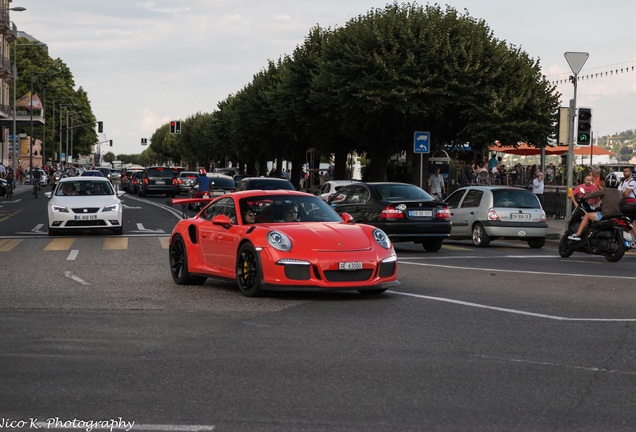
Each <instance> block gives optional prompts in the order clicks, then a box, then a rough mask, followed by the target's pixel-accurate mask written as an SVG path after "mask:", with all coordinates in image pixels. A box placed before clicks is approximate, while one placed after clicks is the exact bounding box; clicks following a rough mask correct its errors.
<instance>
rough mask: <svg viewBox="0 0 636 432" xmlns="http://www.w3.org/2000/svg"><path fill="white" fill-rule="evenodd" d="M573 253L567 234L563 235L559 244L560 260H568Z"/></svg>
mask: <svg viewBox="0 0 636 432" xmlns="http://www.w3.org/2000/svg"><path fill="white" fill-rule="evenodd" d="M573 252H574V249H572V248H571V247H570V241H569V240H568V233H565V234H563V237H561V241H560V242H559V255H561V258H569V257H570V255H572V253H573Z"/></svg>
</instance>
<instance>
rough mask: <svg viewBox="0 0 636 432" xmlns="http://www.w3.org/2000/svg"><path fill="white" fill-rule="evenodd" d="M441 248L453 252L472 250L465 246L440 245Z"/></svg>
mask: <svg viewBox="0 0 636 432" xmlns="http://www.w3.org/2000/svg"><path fill="white" fill-rule="evenodd" d="M442 247H443V248H444V249H448V250H454V251H469V250H473V248H469V247H466V246H455V245H448V244H445V245H442Z"/></svg>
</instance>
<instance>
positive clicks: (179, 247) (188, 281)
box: [169, 236, 207, 285]
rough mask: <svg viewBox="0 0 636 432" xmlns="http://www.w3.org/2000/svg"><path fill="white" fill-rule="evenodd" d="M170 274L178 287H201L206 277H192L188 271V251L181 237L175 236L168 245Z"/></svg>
mask: <svg viewBox="0 0 636 432" xmlns="http://www.w3.org/2000/svg"><path fill="white" fill-rule="evenodd" d="M169 255H170V273H171V274H172V279H173V280H174V281H175V282H176V283H177V284H179V285H201V284H202V283H203V282H205V280H206V279H207V278H206V277H203V276H192V275H191V274H190V272H189V271H188V251H187V249H186V245H185V243H184V242H183V239H182V238H181V236H176V237H175V238H174V240H173V241H172V243H171V244H170V254H169Z"/></svg>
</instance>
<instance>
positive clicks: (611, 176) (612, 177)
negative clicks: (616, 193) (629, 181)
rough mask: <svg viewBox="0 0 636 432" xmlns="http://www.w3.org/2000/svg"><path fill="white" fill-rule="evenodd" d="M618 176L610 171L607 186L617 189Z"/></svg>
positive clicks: (606, 180) (606, 181)
mask: <svg viewBox="0 0 636 432" xmlns="http://www.w3.org/2000/svg"><path fill="white" fill-rule="evenodd" d="M619 183H620V182H619V181H618V177H617V176H616V174H614V173H610V174H608V175H607V177H605V187H610V188H613V189H616V188H617V187H618V185H619Z"/></svg>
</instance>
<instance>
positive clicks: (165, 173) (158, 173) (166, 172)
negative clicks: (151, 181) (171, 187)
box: [147, 167, 174, 178]
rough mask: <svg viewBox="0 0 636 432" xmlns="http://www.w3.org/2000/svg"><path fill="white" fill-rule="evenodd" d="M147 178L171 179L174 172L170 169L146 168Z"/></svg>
mask: <svg viewBox="0 0 636 432" xmlns="http://www.w3.org/2000/svg"><path fill="white" fill-rule="evenodd" d="M147 177H163V178H173V177H174V171H173V170H172V168H164V167H159V168H148V172H147Z"/></svg>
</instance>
